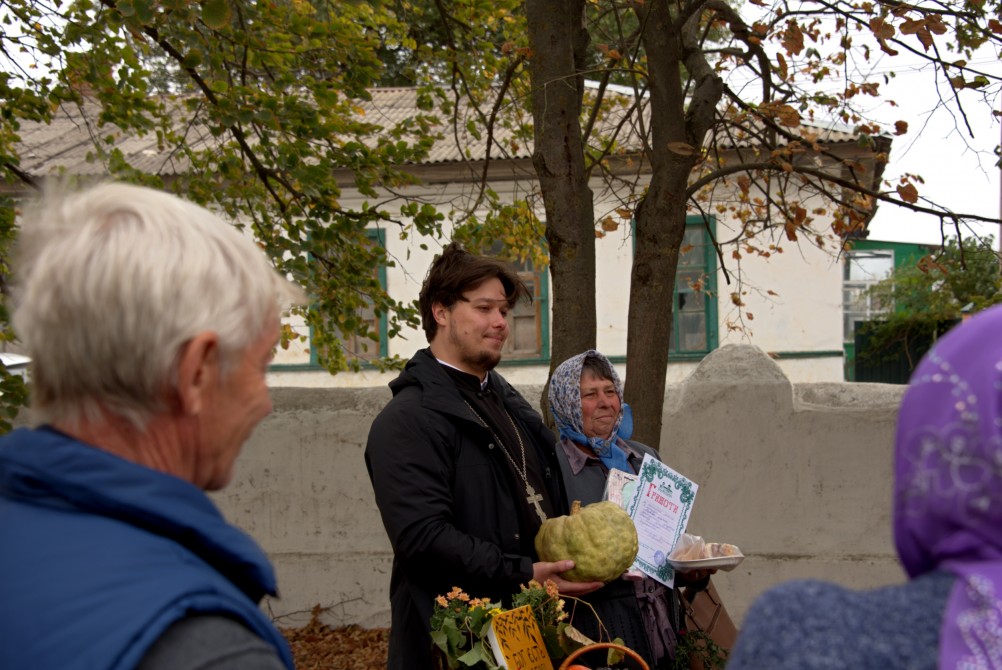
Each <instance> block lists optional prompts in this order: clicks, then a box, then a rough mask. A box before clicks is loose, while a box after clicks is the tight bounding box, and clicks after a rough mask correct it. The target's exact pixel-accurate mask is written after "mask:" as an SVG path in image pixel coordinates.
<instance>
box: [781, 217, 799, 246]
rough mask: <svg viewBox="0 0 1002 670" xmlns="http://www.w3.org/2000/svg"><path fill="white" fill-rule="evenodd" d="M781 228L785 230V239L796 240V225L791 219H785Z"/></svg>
mask: <svg viewBox="0 0 1002 670" xmlns="http://www.w3.org/2000/svg"><path fill="white" fill-rule="evenodd" d="M783 228H784V230H785V231H786V239H788V240H790V241H791V242H796V241H797V225H796V224H795V223H793V221H787V222H786V224H785V225H784V226H783Z"/></svg>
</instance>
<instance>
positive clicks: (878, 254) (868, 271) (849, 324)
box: [842, 249, 894, 342]
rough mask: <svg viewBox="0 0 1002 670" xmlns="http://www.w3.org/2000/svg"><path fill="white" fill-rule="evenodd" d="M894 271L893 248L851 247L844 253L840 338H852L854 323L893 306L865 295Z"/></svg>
mask: <svg viewBox="0 0 1002 670" xmlns="http://www.w3.org/2000/svg"><path fill="white" fill-rule="evenodd" d="M893 270H894V251H893V250H892V249H854V250H851V251H847V252H846V254H845V261H844V265H843V273H842V277H843V281H842V338H843V341H845V342H853V341H854V338H855V332H856V323H857V322H860V321H869V320H871V319H873V317H875V316H876V315H878V314H883V313H885V312H887V311H888V310H890V309H892V308H893V307H894V306H893V305H887V304H883V303H882V302H881V301H880V300H879V299H877V298H874V297H873V296H870V295H867V289H869V288H870V287H871V286H873V285H874V284H875V283H877V282H878V281H880V280H882V279H886V278H887V277H889V276H890V274H891V272H892V271H893Z"/></svg>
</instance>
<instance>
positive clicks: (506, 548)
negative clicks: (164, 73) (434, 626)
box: [365, 244, 601, 670]
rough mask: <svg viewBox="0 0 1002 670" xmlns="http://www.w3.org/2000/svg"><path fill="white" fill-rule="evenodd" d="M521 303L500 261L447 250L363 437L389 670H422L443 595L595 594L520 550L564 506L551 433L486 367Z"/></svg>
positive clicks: (523, 291)
mask: <svg viewBox="0 0 1002 670" xmlns="http://www.w3.org/2000/svg"><path fill="white" fill-rule="evenodd" d="M521 299H531V296H530V294H529V291H528V290H527V288H526V286H525V284H523V283H522V281H521V280H520V279H519V278H518V275H517V274H516V273H515V272H514V271H513V270H511V269H510V268H509V267H508V266H506V265H505V264H503V263H501V262H500V261H498V260H496V259H492V258H488V257H484V256H477V255H474V254H470V253H468V252H466V251H464V250H463V249H462V248H460V247H459V246H458V245H456V244H450V245H449V246H448V247H446V248H445V250H444V251H443V252H442V254H441V255H440V256H438V257H437V258H436V259H435V261H434V262H433V263H432V265H431V267H430V268H429V270H428V276H427V277H426V278H425V281H424V284H423V285H422V287H421V294H420V297H419V303H420V307H421V318H422V323H423V327H424V331H425V334H426V336H427V338H428V342H429V343H430V346H429V347H428V348H427V349H422V350H421V351H419V352H417V353H416V354H415V355H414V357H413V358H412V359H411V360H410V361H409V362H408V363H407V366H406V368H405V369H404V371H403V372H402V373H401V374H400V376H399V377H397V378H396V379H395V380H394V381H392V382H391V383H390V389H391V390H392V391H393V399H392V400H391V401H390V402H389V404H387V406H386V407H385V408H383V410H382V411H381V412H380V413H379V415H378V416H377V417H376V420H375V421H374V422H373V424H372V428H371V430H370V431H369V439H368V443H367V445H366V448H365V462H366V467H367V468H368V471H369V477H370V479H371V480H372V487H373V490H374V491H375V494H376V503H377V505H378V506H379V511H380V514H381V515H382V518H383V525H384V526H385V527H386V532H387V534H388V535H389V538H390V543H391V544H392V545H393V574H392V577H391V580H390V604H391V611H392V624H391V630H390V652H389V660H388V664H387V667H388V669H389V670H424V669H426V668H427V669H430V668H433V667H434V664H433V660H432V658H433V657H432V646H431V637H430V635H429V633H430V624H429V620H430V618H431V614H432V609H433V601H434V599H435V597H436V596H438V595H443V594H446V593H448V592H449V591H450V590H451V589H452V588H453V587H454V586H458V587H460V588H461V589H462V590H463V591H465V592H466V593H468V594H470V595H471V596H472V597H478V598H489V599H490V600H491V601H493V602H508V601H509V600H510V598H511V596H512V594H515V593H517V592H518V591H519V589H520V586H521V585H522V584H525V583H528V582H529V580H531V579H535V580H537V581H538V582H540V583H543V582H544V581H545V580H547V579H551V580H553V581H554V582H555V583H556V584H557V586H558V588H559V589H560V591H561V593H564V594H567V595H582V594H584V593H588V592H590V591H593V590H595V589H597V588H598V587H600V586H601V582H594V583H592V582H589V583H572V582H568V581H566V580H564V579H562V578H561V577H560V574H561V573H563V572H565V571H567V570H569V569H571V568H572V567H573V565H574V564H573V561H557V562H555V563H547V562H540V561H539V559H538V556H537V555H536V550H535V548H534V546H533V541H534V539H535V537H536V532H537V531H538V530H539V526H540V524H541V523H542V521H543V520H544V519H546V518H550V517H553V516H560V515H563V514H566V513H567V509H566V504H565V502H564V494H563V484H562V482H561V480H560V469H559V466H558V465H557V461H556V454H555V451H554V446H555V438H554V435H553V433H552V432H551V431H550V430H549V429H548V428H546V426H545V425H544V424H543V421H542V418H541V417H540V416H539V414H538V413H537V412H536V411H535V410H533V409H532V407H531V406H530V405H529V403H528V402H526V400H525V399H524V398H523V397H522V396H521V395H519V393H518V392H517V391H516V390H515V389H514V388H513V387H512V386H511V385H510V384H508V382H506V381H505V380H504V378H502V377H501V375H499V374H498V373H497V372H495V371H494V367H495V366H496V365H497V364H498V363H499V362H500V360H501V347H502V346H503V345H504V342H505V340H506V339H507V337H508V322H507V320H506V317H507V315H508V312H509V311H510V310H511V309H512V308H513V307H514V305H515V304H516V303H517V302H518V301H519V300H521Z"/></svg>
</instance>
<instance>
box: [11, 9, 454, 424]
mask: <svg viewBox="0 0 1002 670" xmlns="http://www.w3.org/2000/svg"><path fill="white" fill-rule="evenodd" d="M391 9H393V8H392V7H388V6H386V5H384V4H380V3H376V4H372V3H350V2H327V1H323V0H315V1H313V2H308V1H305V0H265V1H258V0H247V1H243V0H218V1H217V0H206V1H205V2H199V3H192V2H186V1H181V0H162V1H154V0H117V1H116V0H103V1H101V2H97V1H94V0H76V1H75V2H72V3H57V4H54V5H53V4H51V3H43V2H38V1H28V0H15V1H13V2H8V3H5V11H4V13H3V15H2V17H0V20H2V22H3V24H4V30H3V32H2V33H0V47H2V49H0V58H5V59H6V63H5V65H6V66H5V67H4V68H3V69H4V70H5V71H4V72H3V73H0V176H2V177H3V180H4V182H6V183H7V184H10V185H15V186H18V185H19V186H20V189H21V190H22V191H23V192H26V193H30V191H31V190H32V189H33V187H34V186H35V184H34V183H33V180H32V178H31V177H30V176H29V175H27V174H26V173H25V172H24V171H22V170H21V168H20V164H21V157H20V156H19V155H18V152H17V148H16V147H17V143H18V141H19V140H20V136H19V130H20V127H21V123H22V121H25V120H31V121H41V122H45V121H47V120H49V119H51V117H52V115H53V113H55V112H56V110H57V108H58V106H59V105H61V104H69V105H76V106H79V108H80V109H81V110H82V113H84V114H85V116H86V118H88V119H89V120H90V122H91V123H92V126H91V130H92V137H93V146H92V147H91V149H90V151H89V160H90V161H92V162H93V163H95V164H96V165H95V171H96V172H99V173H100V172H104V173H106V174H109V175H111V176H113V177H115V178H116V179H120V180H124V181H129V182H133V183H141V184H146V185H150V186H154V187H157V188H164V189H168V190H172V191H174V192H176V193H178V194H181V195H182V196H183V197H185V198H188V199H191V200H193V201H195V202H197V203H199V204H202V205H204V206H207V207H210V208H213V209H215V210H218V211H220V212H222V213H223V214H225V215H226V216H228V217H230V218H232V219H233V220H235V221H238V222H239V223H238V225H240V226H243V227H246V228H247V229H248V230H249V232H250V233H251V234H253V235H254V237H255V238H256V239H257V240H258V241H259V243H260V244H261V246H262V248H264V249H265V250H266V251H267V253H268V254H269V255H270V257H271V258H272V260H273V262H274V264H275V266H276V268H277V269H279V270H280V271H281V272H283V273H286V274H287V275H288V276H289V277H290V278H292V279H294V280H295V281H297V282H299V283H300V284H302V285H303V286H304V287H305V288H306V289H307V292H308V294H309V295H310V297H311V300H312V302H311V304H310V305H309V306H308V307H305V308H303V310H302V311H303V315H304V316H305V319H306V321H307V323H308V324H309V325H310V326H311V327H312V329H313V336H314V339H313V341H314V344H315V346H316V348H317V352H318V354H319V360H320V362H321V363H322V364H324V365H325V366H326V367H327V368H328V369H330V370H331V371H332V372H336V371H338V370H342V369H345V368H347V367H351V366H355V367H357V366H358V362H357V360H354V359H352V358H351V357H350V356H346V355H345V350H344V347H343V346H342V345H343V343H344V342H345V341H346V340H349V339H352V338H356V339H358V340H359V341H365V340H370V341H371V338H372V336H373V332H372V331H371V324H370V323H369V322H367V321H366V320H365V319H363V318H361V317H360V315H361V314H362V313H363V312H365V313H369V314H375V315H377V316H378V315H386V316H387V318H388V322H389V324H388V330H389V335H390V336H391V337H392V336H393V335H394V334H395V333H397V332H399V331H400V330H401V328H403V327H405V326H410V327H416V326H417V324H418V318H417V314H416V310H415V308H414V305H413V304H411V303H405V302H401V301H398V300H396V299H394V298H391V297H390V296H389V295H387V294H386V292H385V291H384V290H383V289H382V287H381V286H380V284H379V282H378V280H377V279H376V278H375V277H374V276H373V268H376V267H379V266H380V265H386V264H389V263H390V260H389V259H387V257H386V250H385V249H384V248H383V247H382V246H380V245H378V244H372V243H371V242H370V240H369V239H368V237H367V233H366V229H367V228H373V227H377V228H384V229H385V228H391V229H395V230H398V231H400V232H401V233H402V234H407V233H408V232H409V231H414V232H416V233H418V234H422V235H432V236H435V235H439V234H440V233H441V226H442V223H443V216H442V215H441V214H440V213H438V212H437V211H436V210H435V208H434V207H432V206H430V205H427V204H424V205H421V206H418V207H417V208H416V209H414V210H412V209H410V205H409V204H404V205H403V206H401V205H395V208H396V209H395V210H394V209H390V208H387V207H383V206H370V205H368V204H366V205H364V206H362V207H361V208H357V207H355V208H349V207H346V206H345V205H343V204H342V202H341V199H340V198H341V190H342V186H343V185H342V183H341V182H340V181H339V178H338V176H337V175H338V174H341V175H348V176H347V179H348V180H350V183H351V184H352V185H354V186H355V187H357V188H358V189H359V191H360V192H361V193H362V194H364V195H366V196H367V197H371V198H375V197H376V196H377V194H378V193H379V192H380V189H387V188H388V189H394V188H396V187H399V186H403V185H407V184H410V183H413V181H414V179H413V177H412V176H411V175H409V174H408V173H407V172H405V171H404V170H403V169H402V167H401V166H405V165H406V164H408V163H414V162H420V161H421V160H422V159H424V158H425V157H426V156H427V155H428V151H429V150H430V148H431V146H432V145H433V144H434V142H435V141H436V140H437V139H438V137H437V135H436V134H435V132H434V131H433V130H432V128H433V125H434V124H435V123H437V122H438V119H437V117H436V115H435V104H436V103H440V102H441V98H440V97H434V96H429V94H428V92H427V91H428V90H430V89H429V88H426V89H423V91H424V92H423V93H422V94H421V95H422V100H423V103H422V106H423V107H424V108H425V109H427V111H428V113H427V114H421V115H419V116H417V117H416V118H410V119H404V120H402V121H399V122H389V121H387V120H386V119H383V118H379V119H371V120H370V119H367V118H366V117H365V115H364V109H365V106H366V104H367V102H368V101H369V99H370V93H369V88H370V87H372V86H374V85H375V84H376V83H377V82H378V81H380V79H381V77H382V76H383V73H384V64H383V62H382V60H381V59H382V55H383V54H384V53H385V49H386V48H388V47H392V46H393V45H397V46H400V47H407V46H408V45H410V44H411V41H412V38H411V37H409V35H408V31H409V30H410V26H408V25H407V24H405V23H404V22H402V21H400V20H399V19H398V18H397V16H396V15H395V14H394V13H393V12H392V11H390V10H391ZM470 57H471V58H472V57H473V56H472V55H471V56H470ZM419 80H420V78H419V77H418V78H416V79H415V81H416V82H418V83H420V82H419ZM422 81H425V83H426V84H427V83H428V82H427V80H422ZM201 129H207V131H208V133H205V132H203V131H202V130H201ZM122 135H130V136H140V137H153V138H155V140H156V143H157V146H158V148H159V149H160V151H162V152H163V153H164V154H169V155H170V156H171V158H170V159H169V160H167V161H165V162H164V164H162V165H150V164H148V163H144V164H143V165H135V164H130V163H129V162H128V160H127V159H126V157H125V156H124V155H123V153H122V152H121V151H119V150H118V149H117V148H114V147H113V143H112V140H113V138H116V137H120V136H122ZM342 178H344V177H342ZM4 204H5V207H4V209H3V210H2V211H3V217H4V218H3V220H2V222H0V224H2V226H3V228H2V229H0V264H3V263H4V262H5V259H6V258H7V254H6V250H7V243H8V242H9V237H10V233H11V231H12V226H13V218H14V214H13V212H14V209H13V202H12V201H8V202H6V203H4ZM3 271H4V274H5V275H6V271H7V268H6V267H4V268H3ZM4 323H7V322H6V320H4ZM287 336H289V337H292V336H293V334H292V333H291V332H287ZM2 337H4V338H5V339H8V340H9V339H11V337H12V334H11V333H10V332H9V328H8V330H7V331H5V332H4V333H3V334H2ZM374 358H378V356H375V357H374ZM375 362H376V364H377V366H380V367H386V366H397V365H400V364H401V361H400V360H399V359H384V360H377V361H375ZM8 401H11V402H21V401H20V399H18V397H17V394H14V393H10V392H7V393H5V395H4V400H3V401H0V402H8ZM0 427H2V426H0Z"/></svg>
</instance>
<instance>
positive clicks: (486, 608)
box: [431, 580, 567, 670]
mask: <svg viewBox="0 0 1002 670" xmlns="http://www.w3.org/2000/svg"><path fill="white" fill-rule="evenodd" d="M525 605H528V606H529V607H530V608H531V609H532V614H533V616H534V617H535V619H536V623H537V624H538V625H539V630H540V631H541V632H542V634H543V639H544V640H545V641H546V651H547V653H548V654H549V655H550V658H554V659H555V658H563V657H564V656H566V655H567V652H566V651H564V647H563V645H562V644H561V637H562V634H563V632H564V628H565V627H566V626H567V624H566V622H565V619H566V618H567V613H566V612H565V611H564V601H563V599H562V598H561V597H560V593H559V592H558V591H557V586H556V584H554V583H553V582H552V581H549V580H547V582H546V584H545V586H544V585H542V584H540V583H539V582H537V581H536V580H532V581H530V582H529V583H528V584H523V585H522V590H521V591H520V592H519V593H517V594H515V595H514V596H513V597H512V608H513V609H514V608H519V607H523V606H525ZM503 611H504V609H503V608H502V607H501V605H499V604H497V603H493V602H491V601H490V600H488V599H486V598H471V597H470V596H469V595H468V594H467V593H465V592H464V591H463V590H462V589H460V588H459V587H458V586H457V587H453V589H452V590H451V591H450V592H449V593H447V594H446V595H441V596H438V597H437V598H435V609H434V611H433V613H432V616H431V638H432V641H433V642H434V643H435V646H436V647H438V649H439V650H441V652H442V654H443V656H444V658H445V663H446V666H447V667H449V668H461V667H476V668H486V669H487V670H496V669H497V668H498V665H497V662H496V661H495V660H494V654H493V653H492V651H491V649H490V645H489V643H488V642H487V631H488V630H490V626H491V618H492V617H493V616H495V615H497V614H499V613H500V612H503Z"/></svg>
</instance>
